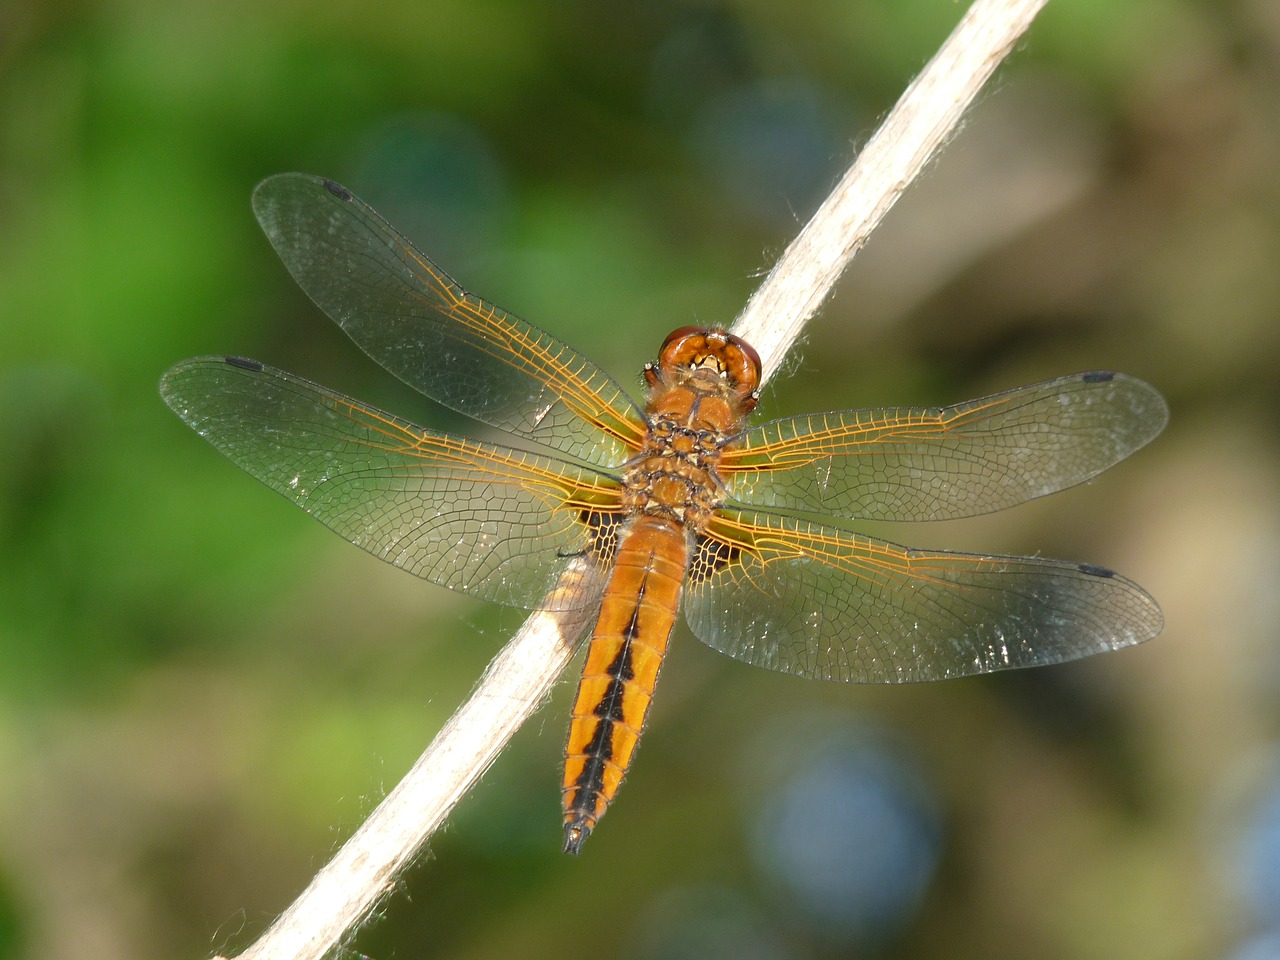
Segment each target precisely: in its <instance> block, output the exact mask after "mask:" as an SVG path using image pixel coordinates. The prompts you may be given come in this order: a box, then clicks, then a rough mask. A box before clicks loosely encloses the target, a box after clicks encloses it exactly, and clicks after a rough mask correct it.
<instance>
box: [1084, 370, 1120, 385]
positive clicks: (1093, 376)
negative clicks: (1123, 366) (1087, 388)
mask: <svg viewBox="0 0 1280 960" xmlns="http://www.w3.org/2000/svg"><path fill="white" fill-rule="evenodd" d="M1115 376H1116V375H1115V374H1114V373H1112V372H1110V371H1109V370H1095V371H1094V372H1093V373H1082V374H1081V375H1080V379H1081V380H1083V381H1084V382H1085V383H1107V382H1109V381H1111V380H1114V379H1115Z"/></svg>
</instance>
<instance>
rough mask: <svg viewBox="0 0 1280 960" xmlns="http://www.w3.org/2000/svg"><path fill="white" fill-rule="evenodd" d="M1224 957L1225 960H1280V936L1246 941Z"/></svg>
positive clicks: (1266, 936) (1267, 935) (1274, 934)
mask: <svg viewBox="0 0 1280 960" xmlns="http://www.w3.org/2000/svg"><path fill="white" fill-rule="evenodd" d="M1226 957H1227V960H1280V934H1276V933H1272V934H1266V935H1264V936H1261V937H1254V938H1252V939H1251V940H1246V941H1245V942H1244V943H1242V944H1241V945H1240V946H1239V947H1237V948H1236V949H1235V950H1234V951H1232V952H1231V953H1228V954H1227V955H1226Z"/></svg>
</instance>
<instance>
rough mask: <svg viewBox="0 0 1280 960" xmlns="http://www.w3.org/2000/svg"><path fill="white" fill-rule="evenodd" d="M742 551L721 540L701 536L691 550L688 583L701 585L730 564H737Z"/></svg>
mask: <svg viewBox="0 0 1280 960" xmlns="http://www.w3.org/2000/svg"><path fill="white" fill-rule="evenodd" d="M741 553H742V551H741V550H740V549H739V548H738V547H734V546H731V545H729V544H727V543H725V542H724V541H723V540H715V539H712V538H711V537H707V536H701V537H699V538H698V542H697V544H696V545H695V546H694V550H693V562H692V563H691V564H689V582H690V583H691V584H693V583H703V582H704V581H707V580H710V579H711V577H712V576H713V575H714V574H716V573H719V572H720V571H721V570H723V569H724V568H725V567H727V566H729V564H731V563H737V562H738V555H739V554H741Z"/></svg>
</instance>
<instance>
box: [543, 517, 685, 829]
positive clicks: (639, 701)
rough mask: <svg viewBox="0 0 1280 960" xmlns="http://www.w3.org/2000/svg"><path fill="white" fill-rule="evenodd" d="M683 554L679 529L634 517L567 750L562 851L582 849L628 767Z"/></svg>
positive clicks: (674, 602) (675, 602) (674, 603)
mask: <svg viewBox="0 0 1280 960" xmlns="http://www.w3.org/2000/svg"><path fill="white" fill-rule="evenodd" d="M688 556H689V547H688V541H687V535H686V533H685V531H684V530H682V529H681V528H680V527H679V526H677V525H675V524H672V523H670V522H667V521H666V520H663V519H660V518H657V517H640V518H638V519H636V520H635V521H634V522H633V523H632V524H631V525H630V528H629V529H628V530H627V531H626V532H624V534H623V536H622V539H621V541H620V542H619V544H618V549H617V553H616V554H615V557H614V566H613V570H612V571H611V573H610V576H609V581H608V583H607V584H606V586H605V590H604V598H603V601H602V603H601V607H600V617H599V619H598V620H597V621H596V627H595V630H594V631H593V632H592V635H591V645H590V647H589V648H588V650H587V660H586V663H585V664H584V665H583V668H582V680H581V681H580V682H579V684H578V695H577V698H576V700H575V701H574V706H573V719H572V721H571V723H570V726H569V744H568V746H567V748H566V750H565V767H564V790H563V794H564V824H565V843H564V848H565V851H566V852H567V853H577V852H578V850H579V849H580V848H581V846H582V843H583V841H584V840H586V838H587V836H588V834H590V833H591V831H592V829H593V828H594V827H595V825H596V822H597V821H598V820H599V819H600V818H601V817H602V816H604V812H605V810H606V809H608V807H609V803H610V802H611V801H612V800H613V797H614V795H615V794H616V793H617V792H618V788H619V787H620V786H621V785H622V778H623V777H624V776H625V775H626V772H627V767H628V766H630V764H631V759H632V756H633V755H634V753H635V748H636V744H637V743H638V742H639V739H640V734H641V732H642V731H643V730H644V724H645V719H646V718H647V717H648V715H649V704H650V703H651V702H652V699H653V690H654V687H655V685H656V684H657V682H658V671H659V669H660V668H661V667H662V660H663V657H664V656H665V655H666V651H667V642H668V641H669V640H670V638H671V630H672V628H673V627H674V626H675V621H676V611H677V609H678V607H679V603H680V585H681V582H682V581H683V579H684V575H685V567H686V565H687V562H688Z"/></svg>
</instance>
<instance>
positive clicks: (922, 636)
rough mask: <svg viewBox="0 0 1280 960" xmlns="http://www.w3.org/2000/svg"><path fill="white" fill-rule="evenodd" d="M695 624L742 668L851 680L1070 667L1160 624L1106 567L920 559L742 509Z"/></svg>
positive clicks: (702, 558)
mask: <svg viewBox="0 0 1280 960" xmlns="http://www.w3.org/2000/svg"><path fill="white" fill-rule="evenodd" d="M685 618H686V620H687V621H688V623H689V626H690V628H692V630H693V632H694V633H695V634H696V635H697V636H698V637H699V638H700V639H701V640H702V641H703V642H704V643H706V644H707V645H709V646H711V647H713V648H714V649H716V650H719V651H720V652H722V653H725V654H728V655H729V656H731V657H734V658H735V659H737V660H742V661H744V662H746V663H751V664H755V665H756V666H761V667H766V668H768V669H770V670H777V671H780V672H782V673H792V674H796V675H799V676H803V677H813V678H817V679H824V680H840V681H845V682H849V683H896V682H905V681H916V680H939V679H944V678H947V677H957V676H965V675H968V674H976V673H989V672H991V671H993V670H1002V669H1006V668H1012V667H1026V666H1033V665H1041V664H1048V663H1060V662H1062V661H1066V660H1074V659H1076V658H1079V657H1084V656H1088V655H1089V654H1092V653H1098V652H1100V651H1103V650H1111V649H1116V648H1119V647H1126V646H1129V645H1131V644H1135V643H1141V642H1142V641H1144V640H1147V639H1150V638H1151V637H1154V636H1155V635H1156V634H1157V633H1159V632H1160V629H1161V627H1162V626H1163V617H1162V615H1161V613H1160V608H1159V607H1158V606H1156V603H1155V601H1154V600H1152V598H1151V597H1150V596H1149V595H1148V594H1147V593H1146V592H1145V591H1144V590H1143V589H1142V588H1141V587H1139V586H1138V585H1137V584H1135V583H1133V582H1132V581H1130V580H1126V579H1125V578H1124V577H1121V576H1119V575H1118V574H1115V573H1113V572H1112V571H1110V570H1106V569H1105V568H1102V567H1095V566H1092V565H1090V564H1077V563H1068V562H1063V561H1058V560H1044V559H1040V558H1035V557H1002V556H982V555H979V554H966V553H951V552H946V551H929V550H914V549H910V548H906V547H900V546H897V545H895V544H892V543H887V542H885V541H883V540H877V539H874V538H871V537H864V536H860V535H857V534H854V533H851V532H847V531H844V530H839V529H836V528H834V527H829V526H822V525H819V524H816V523H809V522H807V521H805V520H800V519H795V518H791V517H786V516H781V515H774V514H768V513H753V512H750V511H736V510H726V511H724V512H723V513H722V514H721V515H719V516H717V517H716V518H715V519H714V520H712V522H711V525H710V527H709V528H708V531H707V535H706V537H705V538H704V539H703V540H702V541H701V542H700V544H699V550H698V552H697V554H696V556H695V558H694V562H693V564H692V568H691V573H690V586H689V589H688V591H687V594H686V605H685Z"/></svg>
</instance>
